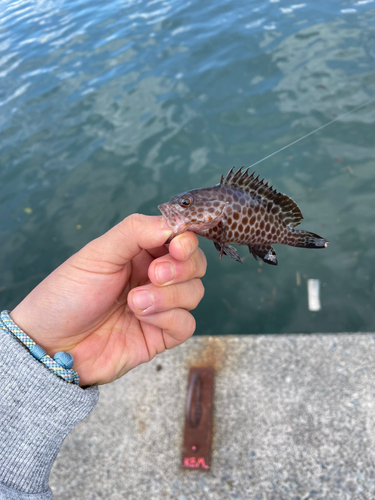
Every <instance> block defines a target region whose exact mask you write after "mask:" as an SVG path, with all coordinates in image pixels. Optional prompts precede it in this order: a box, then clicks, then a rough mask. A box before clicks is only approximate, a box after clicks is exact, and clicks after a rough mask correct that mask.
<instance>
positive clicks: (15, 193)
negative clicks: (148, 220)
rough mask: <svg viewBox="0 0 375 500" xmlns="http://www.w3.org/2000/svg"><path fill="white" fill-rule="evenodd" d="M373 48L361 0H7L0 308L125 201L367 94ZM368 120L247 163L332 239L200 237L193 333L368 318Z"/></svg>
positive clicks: (374, 158)
mask: <svg viewBox="0 0 375 500" xmlns="http://www.w3.org/2000/svg"><path fill="white" fill-rule="evenodd" d="M374 47H375V3H372V2H371V1H369V0H364V1H358V2H347V1H331V2H326V1H324V2H323V1H322V0H319V1H315V2H310V3H307V4H305V3H303V4H302V3H301V4H295V5H293V4H290V3H288V2H286V1H284V0H281V1H280V2H276V1H275V0H273V1H270V2H268V1H267V2H264V1H258V0H257V1H252V2H248V3H247V4H245V3H243V2H240V1H230V2H229V1H222V0H219V2H209V1H200V2H198V1H197V0H193V1H191V2H182V1H180V0H179V1H155V0H152V1H150V2H146V1H143V0H140V1H137V2H136V1H134V2H131V1H129V2H124V1H120V0H118V1H112V2H92V1H91V2H84V1H78V0H72V1H67V0H60V1H49V2H32V1H20V2H17V3H15V2H11V1H5V2H3V3H2V4H1V6H0V162H1V172H0V175H1V185H0V211H1V212H0V213H1V218H0V220H1V226H0V227H1V236H2V239H1V241H2V243H1V247H0V267H1V272H0V276H1V278H0V280H1V281H0V296H1V304H2V307H3V308H12V307H13V306H14V305H15V304H17V302H18V301H20V300H21V299H22V298H23V297H24V295H26V294H27V293H28V291H30V290H31V289H32V288H33V287H34V286H35V285H36V284H37V283H38V282H39V281H40V280H42V279H43V278H44V277H45V276H46V275H47V274H48V273H49V272H51V271H52V270H53V269H54V268H55V267H56V266H57V265H59V264H60V263H61V262H62V261H64V260H65V259H66V258H68V257H69V256H70V255H71V254H72V253H74V252H75V251H77V250H78V249H79V248H81V247H82V246H83V245H84V244H85V243H86V242H88V241H89V240H91V239H92V238H95V237H97V236H98V235H100V234H102V233H103V232H105V231H106V230H107V229H109V228H110V227H111V226H112V225H114V224H116V223H117V222H118V221H120V220H121V219H122V218H123V217H126V216H127V215H129V214H131V213H133V212H141V213H144V214H150V215H156V214H158V211H157V205H159V204H160V203H162V202H164V201H167V200H169V199H170V198H171V197H172V196H174V195H175V194H177V193H179V192H182V191H184V190H187V189H190V188H196V187H203V186H209V185H213V184H216V183H217V182H218V181H219V179H220V176H221V174H225V173H226V172H227V171H228V170H229V168H230V167H231V166H233V165H235V166H241V165H250V164H252V163H254V162H256V161H258V160H260V159H261V158H263V157H264V156H267V155H269V154H271V153H272V152H273V151H275V150H277V149H279V148H281V147H283V146H285V145H286V144H288V143H290V142H292V141H294V140H296V139H298V138H299V137H301V136H302V135H304V134H307V133H309V132H310V131H312V130H313V129H315V128H317V127H319V126H321V125H323V124H324V123H327V122H328V121H330V120H332V119H333V118H334V117H336V116H338V115H340V114H343V113H345V112H346V111H348V110H350V109H352V108H354V107H355V106H358V105H360V104H361V103H363V102H365V101H367V100H368V99H371V98H372V97H373V96H374V95H375V66H374V63H375V48H374ZM374 137H375V103H373V104H370V105H368V106H367V107H364V108H362V109H360V110H358V111H357V112H355V113H353V114H351V115H349V116H346V117H345V118H343V119H342V120H339V121H337V122H335V123H334V124H332V125H330V126H329V127H327V128H325V129H324V130H322V131H320V132H318V133H316V134H314V135H312V136H310V137H308V138H306V139H305V140H303V141H301V142H299V143H297V144H295V145H293V146H291V147H290V148H288V149H286V150H284V151H282V152H280V153H279V154H277V155H275V156H273V157H272V158H269V159H267V160H266V161H264V162H262V163H260V164H259V165H257V166H256V167H255V170H256V171H257V173H260V174H261V176H262V177H265V178H266V179H267V180H269V181H271V183H272V184H273V185H274V187H275V188H277V189H278V190H279V191H282V192H285V193H286V194H288V195H289V196H291V197H292V198H293V199H294V200H295V201H296V202H297V203H298V205H299V206H300V208H301V211H302V213H303V215H304V217H305V220H304V221H303V223H302V224H301V226H300V227H301V228H303V229H307V230H310V231H313V232H316V233H318V234H320V235H322V236H323V237H325V238H327V239H328V240H330V245H329V247H328V249H324V250H315V251H314V250H304V249H296V248H289V247H283V246H276V247H275V249H276V252H277V256H278V260H279V265H278V266H277V267H273V266H267V265H262V266H261V265H260V264H259V263H256V262H255V260H254V259H253V258H252V257H250V256H249V258H247V259H246V260H245V262H244V263H243V265H242V266H241V265H240V264H238V263H236V262H234V261H232V260H229V259H228V258H223V259H222V261H219V259H218V253H217V252H216V250H215V249H214V246H213V244H212V242H209V241H207V240H201V247H202V248H203V250H204V251H205V252H206V255H207V258H208V271H207V275H206V276H205V278H204V284H205V288H206V295H205V298H204V300H203V301H202V303H201V305H200V306H199V307H198V309H197V310H196V311H195V313H194V314H195V316H196V319H197V324H198V329H197V333H198V334H205V335H206V334H232V333H233V334H238V333H286V332H316V331H318V332H340V331H359V330H361V331H373V330H374V328H375V313H374V283H375V226H374V217H375V141H374ZM240 254H241V256H246V255H248V251H247V248H246V247H242V248H240ZM309 278H315V279H319V280H320V282H321V305H322V309H321V311H319V312H310V311H309V310H308V306H307V279H309Z"/></svg>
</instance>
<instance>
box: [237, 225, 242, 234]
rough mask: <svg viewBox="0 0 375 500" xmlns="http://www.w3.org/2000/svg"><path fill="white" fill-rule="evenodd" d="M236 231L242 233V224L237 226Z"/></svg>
mask: <svg viewBox="0 0 375 500" xmlns="http://www.w3.org/2000/svg"><path fill="white" fill-rule="evenodd" d="M238 230H239V232H240V233H242V231H243V225H242V224H240V225H239V226H238Z"/></svg>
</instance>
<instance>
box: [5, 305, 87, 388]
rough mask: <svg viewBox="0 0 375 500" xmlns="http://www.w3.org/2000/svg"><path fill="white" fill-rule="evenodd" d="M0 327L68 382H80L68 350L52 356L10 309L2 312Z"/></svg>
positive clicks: (46, 366)
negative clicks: (14, 319) (23, 327)
mask: <svg viewBox="0 0 375 500" xmlns="http://www.w3.org/2000/svg"><path fill="white" fill-rule="evenodd" d="M0 327H1V329H2V330H4V332H6V333H8V334H9V335H10V336H11V337H13V338H14V339H15V340H17V341H18V343H19V344H21V345H22V346H23V347H24V348H25V349H26V350H28V351H29V353H30V354H31V355H32V356H33V357H34V358H35V359H36V360H38V361H40V363H41V364H43V365H44V367H45V368H47V369H48V370H49V371H50V372H52V373H53V374H54V375H56V376H57V377H60V378H62V379H63V380H65V381H66V382H71V383H74V384H77V385H78V384H79V376H78V373H77V372H76V371H75V370H72V367H73V364H74V359H73V356H72V355H71V354H69V353H67V352H57V353H56V354H55V355H54V357H53V358H52V357H50V356H49V355H48V354H47V353H46V351H45V350H44V349H43V348H42V347H41V346H40V345H38V344H36V343H35V341H34V340H33V339H31V338H30V337H29V336H28V335H27V334H26V333H25V332H24V331H23V330H22V329H21V328H20V327H19V326H18V325H16V324H15V323H14V321H13V320H12V318H11V317H10V315H9V311H2V312H1V313H0Z"/></svg>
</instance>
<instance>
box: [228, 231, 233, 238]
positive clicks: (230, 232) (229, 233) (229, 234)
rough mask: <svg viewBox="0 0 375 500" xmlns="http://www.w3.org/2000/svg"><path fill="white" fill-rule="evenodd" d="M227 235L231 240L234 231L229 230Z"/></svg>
mask: <svg viewBox="0 0 375 500" xmlns="http://www.w3.org/2000/svg"><path fill="white" fill-rule="evenodd" d="M227 236H228V238H229V240H231V239H232V238H233V231H231V230H229V231H227Z"/></svg>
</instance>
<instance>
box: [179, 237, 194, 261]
mask: <svg viewBox="0 0 375 500" xmlns="http://www.w3.org/2000/svg"><path fill="white" fill-rule="evenodd" d="M180 245H181V248H182V250H183V252H184V253H185V259H187V258H188V257H190V255H191V254H192V253H193V242H192V241H191V239H190V238H181V241H180Z"/></svg>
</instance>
